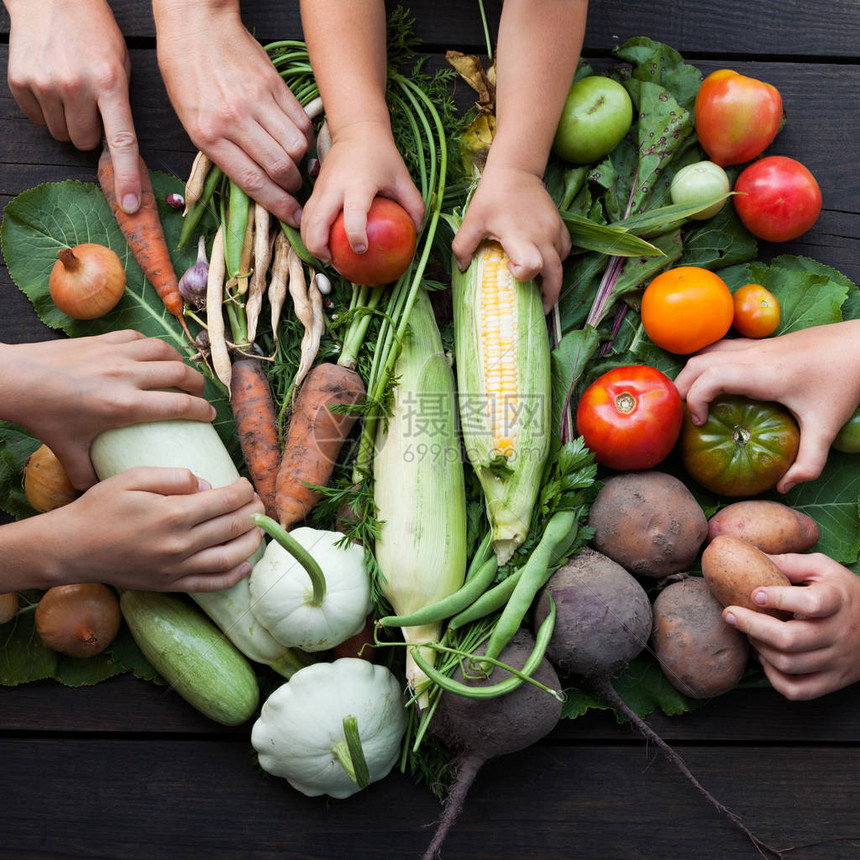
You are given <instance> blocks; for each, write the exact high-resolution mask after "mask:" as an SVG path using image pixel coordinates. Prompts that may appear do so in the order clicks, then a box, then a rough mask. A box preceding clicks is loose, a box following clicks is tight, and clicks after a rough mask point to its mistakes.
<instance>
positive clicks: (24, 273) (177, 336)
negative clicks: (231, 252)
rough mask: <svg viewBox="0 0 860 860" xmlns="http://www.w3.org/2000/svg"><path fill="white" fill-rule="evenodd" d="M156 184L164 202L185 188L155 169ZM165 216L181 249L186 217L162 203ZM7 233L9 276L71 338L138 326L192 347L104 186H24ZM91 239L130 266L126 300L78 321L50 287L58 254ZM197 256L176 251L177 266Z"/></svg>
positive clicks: (170, 238) (2, 231) (9, 211)
mask: <svg viewBox="0 0 860 860" xmlns="http://www.w3.org/2000/svg"><path fill="white" fill-rule="evenodd" d="M152 182H153V190H154V191H155V195H156V199H158V200H159V201H163V199H164V196H165V195H166V194H167V193H169V192H170V191H175V192H181V190H182V184H181V182H180V181H179V180H177V179H175V178H174V177H171V176H166V175H165V174H157V173H154V174H153V175H152ZM159 215H160V216H161V221H162V225H163V227H164V234H165V238H166V239H167V243H168V247H170V248H175V246H176V244H177V242H178V240H179V229H180V228H181V220H182V216H181V214H180V213H179V212H177V211H176V210H174V209H172V208H171V207H170V206H168V205H167V204H166V203H163V202H161V205H160V206H159ZM0 238H2V247H3V257H4V259H5V260H6V265H7V267H8V269H9V275H10V277H11V278H12V280H13V281H14V282H15V283H16V284H17V285H18V287H19V288H20V289H21V290H22V291H23V292H24V293H25V294H26V296H27V297H28V298H29V299H30V301H31V302H32V303H33V306H34V307H35V309H36V313H37V314H38V315H39V317H40V319H41V320H42V321H43V322H44V323H45V324H46V325H47V326H50V327H51V328H55V329H61V330H62V331H64V332H66V334H68V335H70V336H72V337H79V336H81V335H93V334H101V333H103V332H106V331H114V330H116V329H120V328H132V329H135V330H137V331H139V332H142V333H143V334H146V335H152V336H154V337H161V338H163V339H165V340H168V341H170V342H171V343H173V344H174V346H176V347H177V348H179V349H184V348H185V347H186V346H187V341H186V339H185V338H184V336H183V333H182V329H181V327H180V325H179V323H178V322H177V320H176V319H175V318H174V317H173V315H172V314H171V313H170V312H169V311H167V309H166V308H165V307H164V305H163V304H162V302H161V299H160V298H159V297H158V295H157V293H156V292H155V290H154V289H153V288H152V287H151V286H150V284H149V283H148V282H147V280H146V278H145V277H144V276H143V272H142V271H141V270H140V267H139V266H138V265H137V262H136V261H135V260H134V257H133V256H132V254H131V252H130V250H129V247H128V245H127V243H126V241H125V239H124V237H123V235H122V233H121V232H120V229H119V227H118V226H117V224H116V221H115V220H114V218H113V215H112V214H111V211H110V208H109V206H108V204H107V201H106V200H105V197H104V195H103V194H102V192H101V189H100V188H99V187H98V186H97V185H95V184H91V183H82V182H75V181H66V182H52V183H46V184H43V185H38V186H36V187H35V188H31V189H30V190H28V191H24V192H23V193H22V194H19V195H18V196H17V197H16V198H15V199H14V200H12V201H11V202H10V203H9V204H8V205H7V206H6V209H5V210H4V216H3V225H2V228H0ZM84 242H95V243H97V244H100V245H106V246H107V247H108V248H111V249H113V250H114V251H116V253H117V254H118V255H119V258H120V260H121V261H122V263H123V266H124V268H125V271H126V290H125V294H124V296H123V298H122V299H121V300H120V303H119V304H118V305H117V307H116V308H115V309H114V310H113V311H111V312H110V313H109V314H106V315H105V316H103V317H101V318H99V319H97V320H73V319H72V318H71V317H68V316H66V315H65V314H64V313H61V312H60V311H59V310H57V308H56V307H55V306H54V304H53V302H52V301H51V297H50V293H49V291H48V278H49V276H50V273H51V268H52V267H53V265H54V263H55V262H56V260H57V251H59V250H60V249H61V248H64V247H72V246H74V245H79V244H83V243H84ZM195 256H196V249H194V248H185V249H183V250H182V251H174V252H173V254H172V258H173V264H174V268H175V270H176V271H177V272H178V273H181V272H183V271H185V268H187V267H188V266H189V265H191V263H193V262H194V258H195Z"/></svg>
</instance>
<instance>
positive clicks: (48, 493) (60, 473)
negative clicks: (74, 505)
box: [24, 445, 78, 514]
mask: <svg viewBox="0 0 860 860" xmlns="http://www.w3.org/2000/svg"><path fill="white" fill-rule="evenodd" d="M24 495H25V496H26V497H27V501H28V502H29V503H30V507H31V508H33V510H34V511H38V512H39V513H40V514H44V513H46V512H47V511H53V510H54V509H55V508H61V507H62V506H63V505H67V504H68V503H69V502H73V501H74V500H75V499H76V498H77V497H78V491H77V490H76V489H75V488H74V487H73V486H72V482H71V481H70V480H69V476H68V475H67V474H66V470H65V469H64V468H63V465H62V463H60V461H59V460H58V459H57V457H56V455H55V454H54V452H53V451H52V450H51V449H50V448H49V447H48V446H47V445H42V446H41V447H39V448H37V449H36V450H35V451H34V452H33V453H32V454H31V455H30V456H29V457H28V458H27V462H26V464H25V465H24Z"/></svg>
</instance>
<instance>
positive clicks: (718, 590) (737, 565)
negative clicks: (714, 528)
mask: <svg viewBox="0 0 860 860" xmlns="http://www.w3.org/2000/svg"><path fill="white" fill-rule="evenodd" d="M702 574H703V575H704V577H705V582H707V583H708V587H709V588H710V589H711V591H712V593H713V595H714V597H716V598H717V600H719V601H720V603H721V604H722V605H723V606H744V607H746V608H747V609H754V610H755V611H756V612H766V613H767V614H768V615H773V616H775V617H776V618H788V617H790V614H789V613H786V612H782V611H781V610H778V609H763V608H762V607H761V606H758V605H757V604H755V603H753V601H752V597H751V594H752V592H753V591H754V590H755V589H756V588H759V587H760V586H763V585H791V581H790V580H789V578H788V577H787V576H786V575H785V574H784V573H783V572H782V571H781V570H780V569H779V568H778V567H777V566H776V564H775V563H774V562H773V561H771V559H769V558H768V557H767V556H766V555H765V554H764V553H763V552H762V551H761V550H760V549H757V548H756V547H754V546H753V545H752V544H751V543H747V542H746V541H744V540H741V539H740V538H736V537H731V536H730V535H719V536H718V537H715V538H714V539H713V540H712V541H711V542H710V543H709V544H708V545H707V546H706V547H705V551H704V552H703V553H702Z"/></svg>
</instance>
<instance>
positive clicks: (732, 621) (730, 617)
mask: <svg viewBox="0 0 860 860" xmlns="http://www.w3.org/2000/svg"><path fill="white" fill-rule="evenodd" d="M723 621H725V622H726V624H728V625H729V626H730V627H734V626H735V625H736V624H737V623H738V621H737V619H736V618H735V614H734V612H727V613H726V614H725V615H724V616H723Z"/></svg>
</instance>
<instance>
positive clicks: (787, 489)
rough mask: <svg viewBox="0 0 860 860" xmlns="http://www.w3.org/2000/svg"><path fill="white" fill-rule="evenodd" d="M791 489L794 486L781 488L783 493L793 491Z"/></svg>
mask: <svg viewBox="0 0 860 860" xmlns="http://www.w3.org/2000/svg"><path fill="white" fill-rule="evenodd" d="M793 488H794V484H786V485H785V486H784V487H783V488H782V491H783V493H787V492H788V491H789V490H791V489H793Z"/></svg>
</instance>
